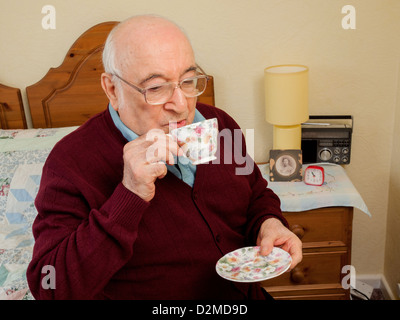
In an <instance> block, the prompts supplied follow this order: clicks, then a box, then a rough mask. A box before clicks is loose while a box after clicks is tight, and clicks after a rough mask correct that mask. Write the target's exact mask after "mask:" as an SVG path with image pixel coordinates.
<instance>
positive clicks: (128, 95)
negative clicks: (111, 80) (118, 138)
mask: <svg viewBox="0 0 400 320" xmlns="http://www.w3.org/2000/svg"><path fill="white" fill-rule="evenodd" d="M117 52H118V51H117ZM124 52H126V54H125V55H124V56H123V57H121V59H120V61H121V62H120V66H119V69H120V70H121V76H122V77H123V78H124V79H126V80H127V81H129V82H130V83H132V84H135V85H136V86H138V87H140V88H146V87H148V86H150V85H156V84H160V83H163V82H176V83H178V82H180V81H181V80H183V79H185V78H188V77H191V76H194V75H195V69H196V64H195V59H194V54H193V51H192V47H191V45H190V43H189V42H188V41H187V39H186V38H185V37H184V36H183V34H180V32H176V31H175V32H174V31H173V30H172V31H171V30H169V31H168V30H166V31H165V32H159V33H157V34H156V35H154V33H153V36H152V37H150V38H149V37H147V38H146V37H145V36H144V35H143V39H141V41H140V39H135V41H134V42H132V43H130V44H129V46H128V48H125V49H124ZM117 81H118V80H117ZM120 88H121V89H122V90H121V91H120V96H121V95H122V98H123V99H122V104H120V106H119V108H118V112H119V115H120V118H121V120H122V122H124V124H125V125H126V126H127V127H128V128H130V129H131V130H132V131H134V132H135V133H136V134H138V135H143V134H145V133H146V132H148V131H149V130H150V129H155V128H157V129H162V130H163V131H164V132H165V133H167V132H168V130H169V122H170V121H172V122H178V126H183V125H186V124H189V123H192V122H193V119H194V114H195V107H196V101H197V99H196V98H186V97H185V95H184V94H183V92H182V91H181V90H180V89H179V88H177V89H175V91H174V93H173V95H172V97H171V98H170V99H169V100H168V101H167V102H166V103H165V104H162V105H150V104H148V103H146V101H145V99H144V96H143V94H141V93H140V92H138V91H137V90H135V89H133V88H131V87H129V86H128V85H126V84H125V83H123V82H121V85H120Z"/></svg>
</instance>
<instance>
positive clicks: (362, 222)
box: [0, 0, 400, 288]
mask: <svg viewBox="0 0 400 320" xmlns="http://www.w3.org/2000/svg"><path fill="white" fill-rule="evenodd" d="M0 1H1V2H0V23H1V28H0V83H3V84H6V85H10V86H14V87H19V88H21V89H24V88H25V87H26V86H28V85H30V84H33V83H35V82H36V81H38V80H39V79H40V78H41V77H42V76H44V75H45V73H46V72H47V70H48V68H49V67H57V66H58V65H59V64H60V63H61V62H62V60H63V58H64V54H65V53H66V51H67V50H68V48H69V47H70V46H71V45H72V43H73V42H74V40H75V39H76V38H77V37H78V36H79V35H80V34H81V33H82V32H84V31H85V30H86V29H88V28H89V27H91V26H93V25H94V24H97V23H100V22H103V21H109V20H122V19H125V18H127V17H128V16H130V15H134V14H141V13H157V14H161V15H164V16H166V17H169V18H171V19H172V20H175V21H176V22H177V23H179V24H180V25H182V26H183V27H184V28H185V29H186V31H187V33H188V34H189V36H190V38H191V40H192V43H193V46H194V48H195V50H196V52H197V60H198V62H199V63H200V64H201V65H202V66H203V68H204V69H205V70H206V71H207V72H208V73H210V74H212V75H213V76H214V77H215V85H216V102H217V105H218V106H219V107H220V108H222V109H224V110H226V111H228V112H229V113H230V114H231V115H232V116H233V117H234V118H235V119H236V120H237V121H238V122H239V124H240V125H241V126H242V128H243V129H250V128H254V129H255V159H256V161H267V160H268V151H269V149H270V148H271V146H272V128H271V126H270V125H269V124H267V123H266V122H265V121H264V110H263V94H264V93H263V69H264V68H265V67H267V66H270V65H275V64H281V63H299V64H305V65H308V66H309V67H310V114H351V115H353V116H354V121H355V126H354V134H353V150H352V161H351V164H350V165H348V166H347V167H346V170H347V172H348V175H349V176H350V178H351V179H352V181H353V183H354V185H355V186H356V187H357V189H358V190H359V192H360V193H361V195H362V197H363V198H364V200H365V202H366V203H367V205H368V207H369V209H370V211H371V213H372V218H369V217H368V216H367V215H366V214H364V213H362V212H359V211H356V212H355V215H354V225H353V230H354V234H353V252H352V253H353V265H354V266H355V268H356V272H357V274H382V273H385V276H386V277H387V279H388V280H389V281H390V282H391V285H392V288H394V282H397V281H399V280H400V279H399V271H398V270H400V254H399V240H400V239H399V233H400V223H399V212H400V208H399V207H400V205H399V185H400V178H399V171H400V170H399V164H398V163H399V161H398V159H399V156H400V154H399V151H396V152H394V153H392V147H393V146H397V147H398V146H399V142H398V140H396V139H394V133H396V135H397V137H398V136H399V130H395V127H394V124H395V120H396V123H397V124H399V122H400V121H399V117H400V116H399V112H397V113H396V112H395V111H396V110H395V109H396V98H397V96H398V91H399V87H398V79H399V56H400V19H399V17H400V1H397V0H352V1H347V0H346V1H342V0H324V1H322V0H281V1H278V0H248V1H241V0H218V1H216V0H202V1H188V0H169V1H163V0H135V1H123V0H113V1H107V0H96V1H95V0H85V1H77V0H69V1H62V0H50V1H32V0H17V1H5V0H0ZM46 4H51V5H53V6H54V7H55V8H56V23H57V24H56V29H55V30H43V29H42V26H41V19H42V17H43V16H44V15H43V14H42V13H41V9H42V7H43V6H44V5H46ZM347 4H352V5H353V6H354V7H355V9H356V29H355V30H344V29H343V28H342V25H341V20H342V18H343V17H344V14H342V13H341V9H342V7H343V6H344V5H347ZM399 107H400V104H399V103H398V102H397V108H399ZM395 115H396V117H395ZM385 248H386V250H385ZM385 266H386V267H385Z"/></svg>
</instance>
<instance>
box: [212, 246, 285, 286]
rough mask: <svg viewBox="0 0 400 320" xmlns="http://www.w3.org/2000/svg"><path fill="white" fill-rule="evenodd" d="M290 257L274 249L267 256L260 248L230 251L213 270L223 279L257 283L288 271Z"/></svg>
mask: <svg viewBox="0 0 400 320" xmlns="http://www.w3.org/2000/svg"><path fill="white" fill-rule="evenodd" d="M291 263H292V257H291V256H290V254H289V253H287V252H286V251H284V250H282V249H280V248H277V247H274V248H273V250H272V252H271V253H270V254H269V255H267V256H262V255H261V254H260V247H258V246H257V247H245V248H241V249H237V250H235V251H232V252H230V253H228V254H226V255H225V256H223V257H222V258H221V259H219V260H218V262H217V265H216V266H215V269H216V271H217V273H218V274H219V275H220V276H221V277H222V278H225V279H228V280H231V281H237V282H259V281H263V280H267V279H271V278H274V277H277V276H279V275H281V274H282V273H284V272H285V271H286V270H287V269H289V267H290V264H291Z"/></svg>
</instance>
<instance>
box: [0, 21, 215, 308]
mask: <svg viewBox="0 0 400 320" xmlns="http://www.w3.org/2000/svg"><path fill="white" fill-rule="evenodd" d="M116 23H117V22H115V21H111V22H104V23H100V24H98V25H95V26H93V27H92V28H90V29H88V30H87V31H86V32H84V33H83V34H82V35H81V36H80V37H79V38H78V39H77V40H76V41H75V42H74V43H73V45H72V46H71V48H70V49H69V50H68V52H67V53H66V55H65V59H64V61H63V62H62V64H61V65H60V66H59V67H57V68H50V69H49V71H48V72H47V74H46V75H45V76H44V77H43V78H42V79H41V80H39V81H38V82H37V83H35V84H32V85H31V86H28V87H27V88H26V95H27V101H28V103H29V110H30V114H31V118H32V127H33V128H29V129H27V122H26V117H25V113H24V108H23V104H22V99H21V91H20V89H18V88H12V87H7V86H4V85H0V125H1V127H0V163H1V167H0V300H4V299H8V300H17V299H23V300H32V299H33V296H32V295H31V293H30V291H29V288H28V284H27V280H26V269H27V266H28V264H29V262H30V260H31V257H32V249H33V244H34V239H33V236H32V223H33V221H34V219H35V216H36V214H37V211H36V208H35V206H34V199H35V197H36V193H37V191H38V188H39V183H40V178H41V172H42V167H43V164H44V162H45V160H46V158H47V156H48V154H49V152H50V150H51V149H52V147H53V146H54V145H55V144H56V143H57V142H58V141H59V140H60V139H61V138H62V137H64V136H65V135H67V134H68V133H70V132H72V131H73V130H75V129H76V128H77V127H78V126H80V125H81V124H83V123H84V122H85V121H87V120H88V119H89V118H90V117H91V116H93V115H95V114H97V113H99V112H101V111H103V110H104V109H105V108H106V107H107V104H108V100H107V97H106V96H105V94H104V92H103V90H102V88H101V85H100V75H101V73H102V72H103V67H102V62H101V54H102V50H103V44H104V42H105V39H106V37H107V35H108V33H109V32H110V30H111V29H112V28H113V26H115V25H116ZM198 101H200V102H203V103H207V104H210V105H214V104H215V100H214V83H213V77H211V76H210V81H209V83H208V85H207V89H206V91H205V92H204V93H203V94H202V95H201V96H200V97H199V98H198Z"/></svg>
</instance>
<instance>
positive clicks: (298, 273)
mask: <svg viewBox="0 0 400 320" xmlns="http://www.w3.org/2000/svg"><path fill="white" fill-rule="evenodd" d="M290 278H291V279H292V281H293V282H295V283H301V282H303V281H304V279H305V274H304V272H303V270H301V269H300V268H299V267H296V268H294V269H293V270H292V271H291V272H290Z"/></svg>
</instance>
